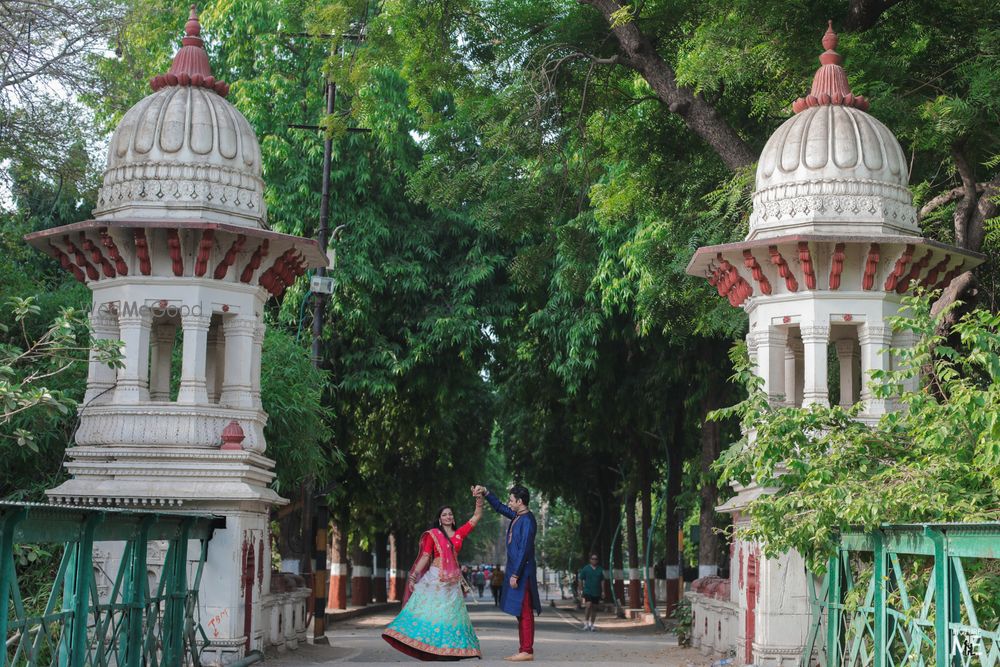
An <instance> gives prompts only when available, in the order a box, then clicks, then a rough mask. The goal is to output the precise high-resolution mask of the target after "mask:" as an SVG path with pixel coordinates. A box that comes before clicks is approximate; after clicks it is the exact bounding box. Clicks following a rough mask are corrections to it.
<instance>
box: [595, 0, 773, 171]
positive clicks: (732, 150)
mask: <svg viewBox="0 0 1000 667" xmlns="http://www.w3.org/2000/svg"><path fill="white" fill-rule="evenodd" d="M578 1H579V2H581V3H583V4H587V5H592V6H593V7H594V8H596V9H597V10H598V11H599V12H601V15H602V16H604V20H605V21H607V22H608V25H609V26H612V32H614V34H615V37H616V38H617V39H618V45H619V50H620V52H621V54H622V57H621V58H619V62H621V64H623V65H626V66H627V67H630V68H632V69H634V70H635V71H636V72H638V73H639V74H641V75H642V77H643V78H644V79H645V80H646V82H647V83H648V84H649V86H650V87H651V88H652V89H653V91H654V92H655V93H656V96H657V97H658V98H659V99H660V101H661V102H663V103H664V104H665V105H666V106H667V108H668V109H670V111H671V112H672V113H675V114H677V115H678V116H680V117H681V119H682V120H683V121H684V123H685V125H687V126H688V128H689V129H690V130H691V131H692V132H694V133H695V134H697V135H698V136H699V137H701V138H702V139H703V140H704V141H705V142H706V143H708V145H709V146H711V147H712V149H713V150H714V151H715V153H716V154H717V155H718V156H719V157H720V158H721V159H722V161H723V162H724V163H725V165H726V166H727V167H728V168H729V169H730V170H731V171H737V170H739V169H742V168H743V167H746V166H747V165H750V164H753V163H754V162H755V161H756V160H757V156H756V155H754V153H753V151H752V150H751V149H750V147H749V146H748V145H747V144H746V142H744V141H743V139H742V138H740V136H739V134H737V132H736V130H735V129H733V128H732V127H731V126H730V125H729V123H727V122H726V121H725V119H723V118H722V116H720V115H719V112H718V111H716V109H715V108H714V107H713V106H712V105H711V104H709V103H708V102H706V101H705V99H704V98H702V97H701V96H700V95H696V94H695V93H694V92H693V91H692V90H691V89H690V88H686V87H683V86H678V85H677V76H676V75H675V74H674V70H673V68H672V67H671V66H670V65H668V64H667V62H666V61H665V60H664V59H663V58H662V57H661V56H660V54H659V53H657V52H656V48H655V47H654V46H653V44H652V43H651V42H650V40H649V38H648V37H647V36H646V35H645V34H644V33H643V32H642V31H641V30H640V29H639V26H638V25H637V23H636V21H635V20H626V21H624V22H622V21H616V17H615V16H613V15H616V13H618V12H621V10H622V4H621V3H620V2H617V0H578ZM617 15H618V16H620V14H617Z"/></svg>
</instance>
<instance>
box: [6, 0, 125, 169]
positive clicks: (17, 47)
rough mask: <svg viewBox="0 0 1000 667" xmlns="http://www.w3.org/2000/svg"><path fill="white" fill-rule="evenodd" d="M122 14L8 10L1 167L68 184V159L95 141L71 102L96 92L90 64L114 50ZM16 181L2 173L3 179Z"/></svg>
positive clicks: (25, 6) (67, 4)
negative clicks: (85, 141)
mask: <svg viewBox="0 0 1000 667" xmlns="http://www.w3.org/2000/svg"><path fill="white" fill-rule="evenodd" d="M124 6H125V3H124V2H121V1H120V0H64V1H61V2H58V3H49V2H37V1H35V0H11V1H10V2H5V3H4V4H3V7H2V9H0V16H2V24H3V30H0V54H2V55H0V60H2V63H3V68H2V72H0V162H5V161H8V160H11V161H13V162H14V163H15V164H18V165H30V166H31V167H32V168H33V169H38V170H39V171H41V172H43V173H45V174H47V175H48V176H49V177H50V178H52V179H53V180H60V177H61V176H62V177H65V175H64V174H62V169H61V167H62V164H64V162H63V160H62V156H63V154H65V153H66V152H68V151H69V150H71V148H72V147H73V145H74V144H76V143H78V142H79V141H80V140H81V138H89V137H90V136H92V135H91V134H89V131H88V128H87V118H86V113H85V110H84V109H83V108H82V106H81V105H80V104H79V103H78V102H76V101H74V100H73V99H72V98H71V96H72V95H83V94H87V93H90V92H91V91H92V90H93V89H94V88H96V87H98V85H99V79H98V76H97V71H96V70H95V68H94V67H93V66H92V59H93V58H97V57H100V54H101V53H102V52H103V51H104V50H105V49H107V48H108V45H109V44H112V43H113V42H114V38H115V34H116V32H117V30H118V27H119V24H120V20H121V17H122V15H123V14H124ZM11 173H12V172H8V171H3V172H0V174H2V175H3V178H4V179H6V178H8V177H9V176H10V174H11ZM4 185H6V186H7V187H8V188H9V187H11V183H10V182H7V183H4Z"/></svg>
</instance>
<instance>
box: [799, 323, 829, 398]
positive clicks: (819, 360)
mask: <svg viewBox="0 0 1000 667" xmlns="http://www.w3.org/2000/svg"><path fill="white" fill-rule="evenodd" d="M801 330H802V348H803V350H802V357H803V358H802V360H803V376H804V377H803V386H802V405H803V407H804V406H807V405H812V404H813V403H819V404H820V405H829V403H830V399H829V388H828V387H827V383H826V380H827V373H826V355H827V345H828V344H829V340H830V325H829V324H815V323H812V324H803V325H802V327H801Z"/></svg>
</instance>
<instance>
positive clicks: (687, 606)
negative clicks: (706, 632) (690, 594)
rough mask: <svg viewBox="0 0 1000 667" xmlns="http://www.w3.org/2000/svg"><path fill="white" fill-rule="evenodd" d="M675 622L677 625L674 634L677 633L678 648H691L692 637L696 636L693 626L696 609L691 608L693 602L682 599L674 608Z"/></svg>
mask: <svg viewBox="0 0 1000 667" xmlns="http://www.w3.org/2000/svg"><path fill="white" fill-rule="evenodd" d="M674 622H675V623H676V624H677V625H676V627H675V628H674V632H676V633H677V645H678V646H691V637H692V636H693V635H694V629H693V628H692V624H693V623H694V609H692V608H691V600H689V599H688V598H686V597H685V598H682V599H681V600H680V602H678V603H677V606H676V607H674Z"/></svg>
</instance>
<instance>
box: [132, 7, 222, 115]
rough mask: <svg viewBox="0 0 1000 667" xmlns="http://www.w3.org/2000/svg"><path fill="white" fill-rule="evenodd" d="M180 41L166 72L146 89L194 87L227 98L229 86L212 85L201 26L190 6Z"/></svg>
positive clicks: (213, 80) (196, 9)
mask: <svg viewBox="0 0 1000 667" xmlns="http://www.w3.org/2000/svg"><path fill="white" fill-rule="evenodd" d="M184 33H185V35H184V37H183V38H182V39H181V48H180V50H179V51H178V52H177V55H175V56H174V62H173V64H172V65H171V66H170V71H168V72H167V73H166V74H161V75H159V76H155V77H153V79H152V80H151V81H150V82H149V85H150V86H151V87H152V88H153V90H159V89H160V88H163V87H164V86H177V85H181V86H197V87H199V88H208V89H209V90H214V91H215V92H216V93H218V94H219V95H222V96H223V97H225V96H226V95H228V94H229V84H227V83H225V82H224V81H216V80H215V77H214V76H212V67H211V65H209V63H208V54H207V53H206V52H205V42H204V41H202V39H201V23H200V22H199V21H198V8H197V7H196V6H195V5H191V13H190V15H189V16H188V20H187V23H185V24H184Z"/></svg>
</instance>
